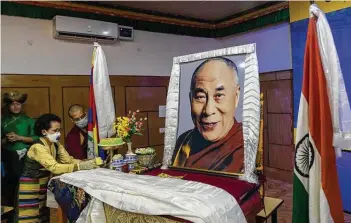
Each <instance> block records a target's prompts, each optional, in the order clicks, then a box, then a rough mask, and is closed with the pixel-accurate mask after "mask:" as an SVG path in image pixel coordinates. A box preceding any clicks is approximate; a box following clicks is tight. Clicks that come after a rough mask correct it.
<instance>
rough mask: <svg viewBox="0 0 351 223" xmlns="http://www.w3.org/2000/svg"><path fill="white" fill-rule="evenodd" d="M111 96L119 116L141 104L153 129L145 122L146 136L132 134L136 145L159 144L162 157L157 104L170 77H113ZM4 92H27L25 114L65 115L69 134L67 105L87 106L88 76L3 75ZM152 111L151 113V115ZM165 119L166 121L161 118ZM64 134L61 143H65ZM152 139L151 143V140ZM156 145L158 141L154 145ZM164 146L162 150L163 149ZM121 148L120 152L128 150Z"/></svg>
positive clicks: (66, 129) (164, 96)
mask: <svg viewBox="0 0 351 223" xmlns="http://www.w3.org/2000/svg"><path fill="white" fill-rule="evenodd" d="M110 82H111V87H112V95H113V96H114V102H115V108H116V116H124V115H126V112H127V111H128V109H127V108H126V104H127V100H128V104H129V105H131V109H133V110H136V109H138V106H139V105H141V106H142V107H141V108H139V109H141V110H142V111H144V112H142V113H141V115H142V116H143V117H149V118H150V122H149V121H148V122H149V123H151V125H150V126H151V128H152V129H151V131H150V129H149V125H148V123H146V126H145V128H146V129H145V131H144V132H143V134H144V135H143V136H135V137H133V147H134V148H136V147H147V146H153V145H152V144H150V143H161V144H157V145H158V147H157V152H158V153H159V154H157V156H159V157H162V156H163V154H162V153H163V140H162V141H161V140H160V138H161V137H163V136H162V135H163V134H160V133H159V132H156V131H155V130H156V129H158V128H164V118H158V117H157V116H156V113H157V114H158V107H159V106H160V105H165V104H166V93H167V88H168V82H169V77H152V76H110ZM1 83H2V91H3V92H4V91H7V90H15V89H16V90H18V91H24V92H26V93H28V100H27V103H26V106H25V107H26V113H27V114H28V115H29V116H31V117H38V116H40V115H41V114H44V113H49V112H51V113H54V114H56V115H58V116H59V117H61V118H62V123H63V124H62V128H63V132H62V133H63V134H64V135H65V134H67V132H68V131H69V129H70V128H71V127H72V125H73V123H72V122H71V121H70V119H69V117H68V113H67V112H68V111H67V110H68V108H69V106H70V105H72V104H82V105H84V106H88V99H89V76H88V75H79V76H77V75H11V74H2V75H1ZM149 112H150V115H149ZM162 120H163V121H162ZM64 138H65V137H61V140H60V141H61V143H64ZM150 141H151V142H150ZM154 145H155V144H154ZM161 148H162V149H161ZM125 151H126V148H122V149H121V152H125Z"/></svg>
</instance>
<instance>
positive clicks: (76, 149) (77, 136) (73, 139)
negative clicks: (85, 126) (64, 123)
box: [65, 125, 88, 160]
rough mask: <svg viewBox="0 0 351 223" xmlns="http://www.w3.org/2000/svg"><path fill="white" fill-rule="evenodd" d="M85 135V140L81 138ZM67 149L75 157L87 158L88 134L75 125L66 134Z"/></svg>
mask: <svg viewBox="0 0 351 223" xmlns="http://www.w3.org/2000/svg"><path fill="white" fill-rule="evenodd" d="M81 135H82V136H83V140H82V138H81ZM65 142H66V150H67V152H68V153H69V154H70V155H71V156H73V157H74V158H75V159H80V160H84V159H87V147H88V135H87V133H86V132H84V131H83V130H81V129H80V128H79V127H78V126H76V125H74V126H73V128H72V129H71V131H69V133H68V134H67V136H66V141H65Z"/></svg>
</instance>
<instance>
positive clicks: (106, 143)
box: [99, 137, 123, 146]
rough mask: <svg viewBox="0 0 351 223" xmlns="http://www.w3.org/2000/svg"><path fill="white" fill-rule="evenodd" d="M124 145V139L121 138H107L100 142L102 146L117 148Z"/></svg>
mask: <svg viewBox="0 0 351 223" xmlns="http://www.w3.org/2000/svg"><path fill="white" fill-rule="evenodd" d="M122 143H123V139H122V138H120V137H116V138H105V139H101V140H100V144H99V145H100V146H115V145H119V144H122Z"/></svg>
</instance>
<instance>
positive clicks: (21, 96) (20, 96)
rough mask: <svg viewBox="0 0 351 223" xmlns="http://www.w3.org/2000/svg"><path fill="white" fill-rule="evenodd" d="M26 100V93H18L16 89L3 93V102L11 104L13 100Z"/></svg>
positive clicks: (21, 101) (22, 101)
mask: <svg viewBox="0 0 351 223" xmlns="http://www.w3.org/2000/svg"><path fill="white" fill-rule="evenodd" d="M26 100H27V94H26V93H20V92H18V91H11V92H7V93H5V94H4V103H5V104H11V103H13V102H15V101H16V102H19V103H21V104H22V103H24V102H25V101H26Z"/></svg>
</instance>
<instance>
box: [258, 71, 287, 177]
mask: <svg viewBox="0 0 351 223" xmlns="http://www.w3.org/2000/svg"><path fill="white" fill-rule="evenodd" d="M260 85H261V92H262V93H263V94H264V105H263V106H264V113H263V114H264V172H265V174H266V176H267V177H271V178H275V179H280V180H283V181H287V182H292V175H293V174H292V170H293V154H294V145H293V114H292V107H293V105H292V72H291V70H287V71H279V72H270V73H265V74H260Z"/></svg>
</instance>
